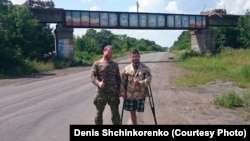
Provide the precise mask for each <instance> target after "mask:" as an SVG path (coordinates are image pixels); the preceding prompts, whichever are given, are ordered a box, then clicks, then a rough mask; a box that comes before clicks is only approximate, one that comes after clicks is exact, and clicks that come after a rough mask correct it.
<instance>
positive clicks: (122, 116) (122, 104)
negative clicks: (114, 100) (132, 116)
mask: <svg viewBox="0 0 250 141" xmlns="http://www.w3.org/2000/svg"><path fill="white" fill-rule="evenodd" d="M125 100H126V99H123V104H122V113H121V118H120V125H122V118H123V112H124V106H125Z"/></svg>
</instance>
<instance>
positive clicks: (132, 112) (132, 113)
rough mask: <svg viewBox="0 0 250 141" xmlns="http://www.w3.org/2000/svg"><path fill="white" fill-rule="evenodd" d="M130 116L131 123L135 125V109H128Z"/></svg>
mask: <svg viewBox="0 0 250 141" xmlns="http://www.w3.org/2000/svg"><path fill="white" fill-rule="evenodd" d="M130 116H131V120H132V123H133V125H137V117H136V111H130Z"/></svg>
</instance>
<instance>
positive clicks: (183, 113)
mask: <svg viewBox="0 0 250 141" xmlns="http://www.w3.org/2000/svg"><path fill="white" fill-rule="evenodd" d="M170 56H171V55H170V54H166V56H165V57H164V58H163V59H162V61H161V62H159V65H157V68H154V70H152V75H153V81H152V83H151V88H152V94H153V99H154V105H155V106H154V107H155V111H156V119H157V123H158V124H189V125H190V124H250V113H249V111H248V112H247V111H246V110H244V109H243V108H237V109H228V108H222V107H216V106H215V105H214V104H213V103H212V102H213V100H214V95H215V94H222V93H224V92H226V91H228V90H231V89H234V90H235V91H237V92H241V91H244V90H243V89H240V88H237V87H233V86H232V85H231V84H230V83H229V82H224V83H222V82H216V83H209V84H207V85H205V86H201V88H202V89H196V90H195V89H194V88H189V87H176V86H175V85H174V84H173V83H172V80H173V79H174V78H175V77H178V76H180V75H181V74H183V73H184V71H183V70H181V69H178V68H176V67H173V65H172V63H171V62H169V57H170ZM156 80H157V81H156ZM138 124H154V118H153V114H152V111H151V107H150V103H149V100H147V103H146V109H145V112H144V113H142V114H138Z"/></svg>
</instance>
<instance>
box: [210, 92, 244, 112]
mask: <svg viewBox="0 0 250 141" xmlns="http://www.w3.org/2000/svg"><path fill="white" fill-rule="evenodd" d="M214 103H215V104H216V105H219V106H222V107H226V108H233V107H240V106H243V100H242V99H241V98H240V97H239V95H237V94H236V92H235V91H234V90H230V91H229V92H227V93H226V94H223V95H221V96H217V97H216V98H215V100H214Z"/></svg>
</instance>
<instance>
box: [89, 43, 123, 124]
mask: <svg viewBox="0 0 250 141" xmlns="http://www.w3.org/2000/svg"><path fill="white" fill-rule="evenodd" d="M113 52H114V49H113V47H112V46H111V45H107V46H106V47H104V50H103V57H102V59H100V60H98V61H96V62H94V63H93V66H92V69H91V82H92V83H93V84H94V85H96V86H97V94H96V96H95V98H94V104H95V106H96V110H97V113H96V117H95V124H96V125H102V124H103V111H104V109H105V106H106V104H108V105H109V106H110V109H111V114H112V116H111V120H112V123H113V124H114V125H117V124H120V113H119V104H120V99H119V93H118V92H119V91H120V86H121V75H120V71H119V67H118V64H117V63H116V62H114V61H113V60H111V58H112V55H113Z"/></svg>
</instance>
